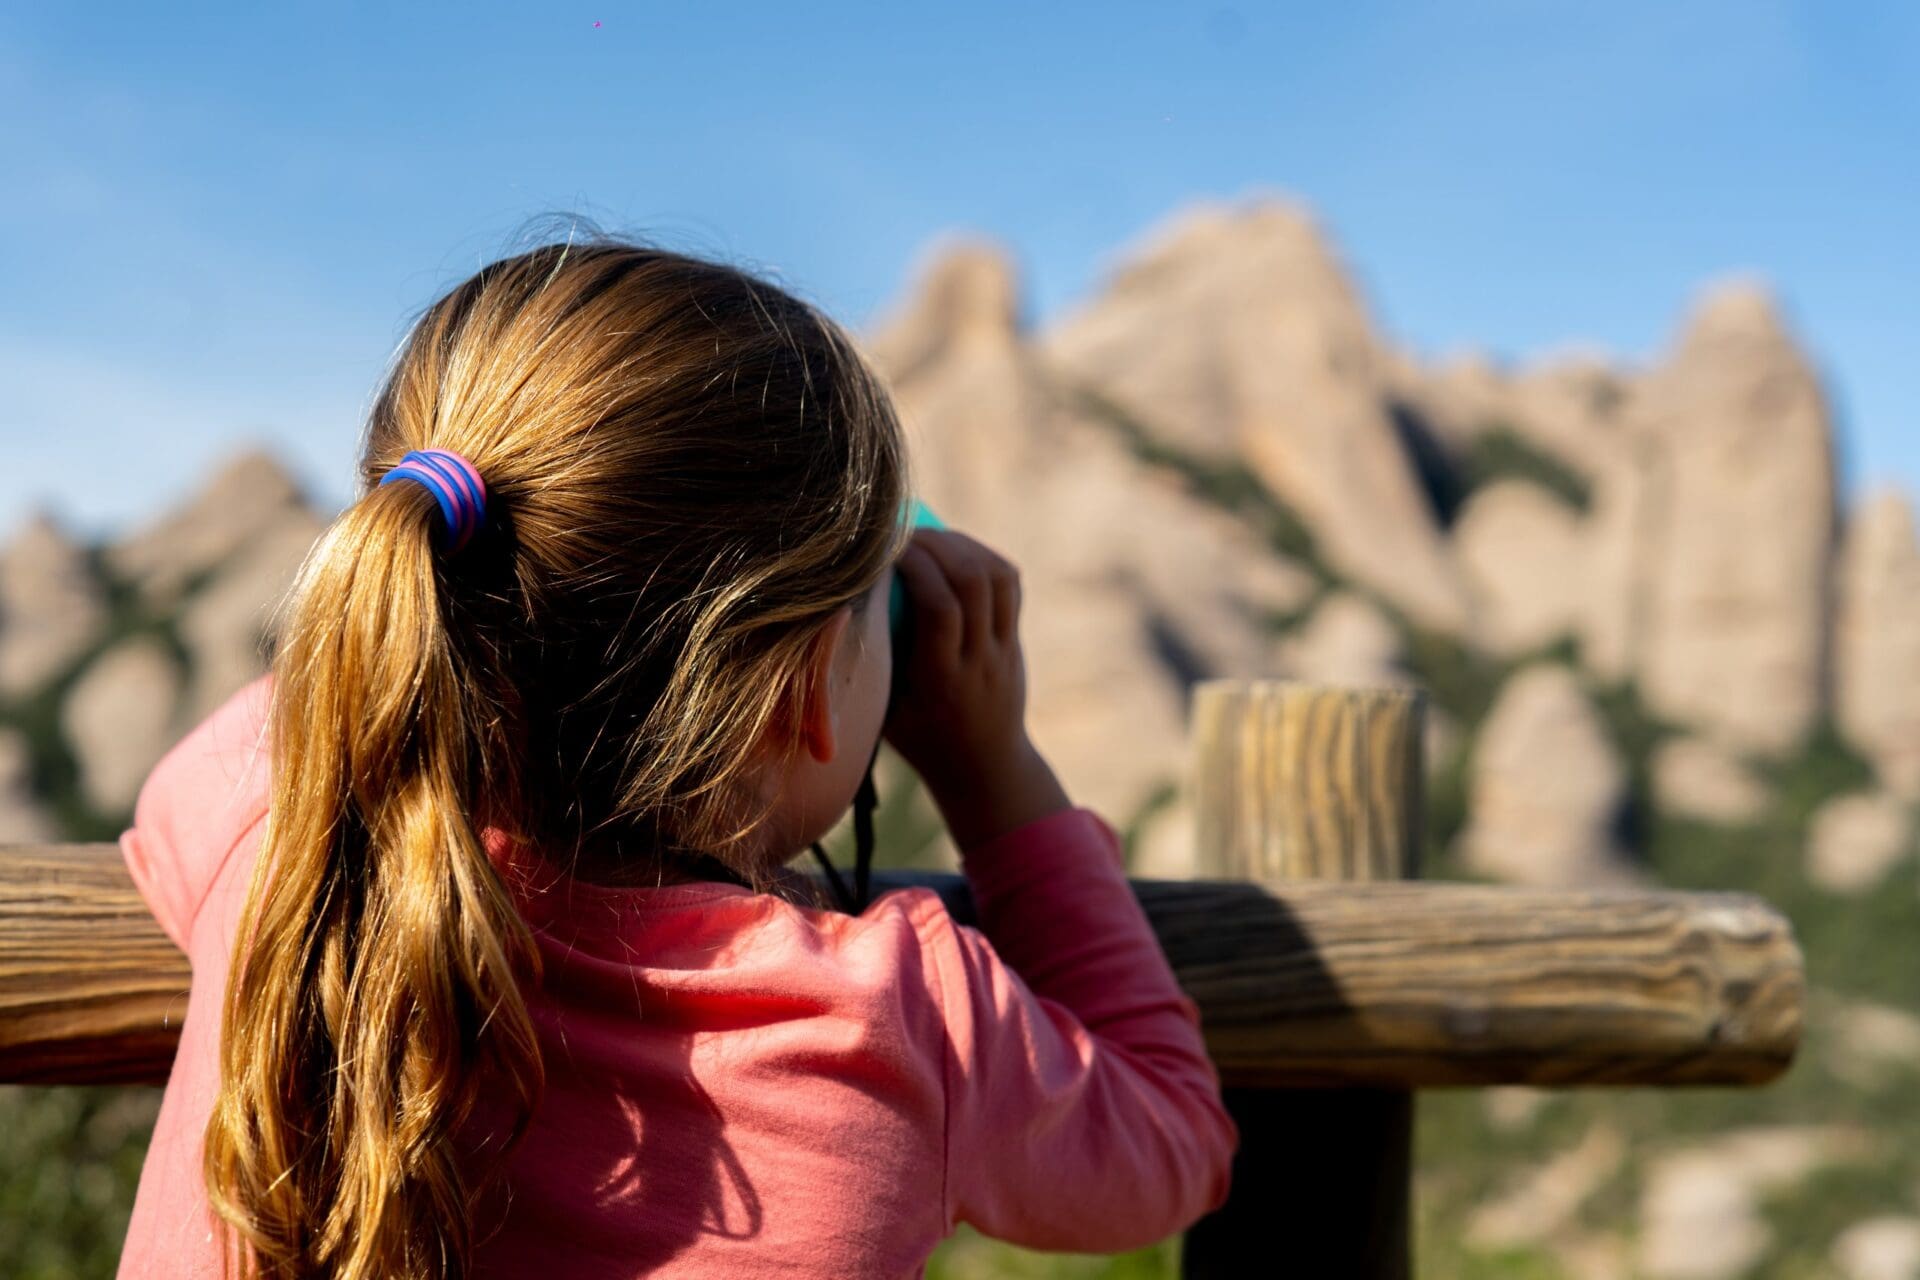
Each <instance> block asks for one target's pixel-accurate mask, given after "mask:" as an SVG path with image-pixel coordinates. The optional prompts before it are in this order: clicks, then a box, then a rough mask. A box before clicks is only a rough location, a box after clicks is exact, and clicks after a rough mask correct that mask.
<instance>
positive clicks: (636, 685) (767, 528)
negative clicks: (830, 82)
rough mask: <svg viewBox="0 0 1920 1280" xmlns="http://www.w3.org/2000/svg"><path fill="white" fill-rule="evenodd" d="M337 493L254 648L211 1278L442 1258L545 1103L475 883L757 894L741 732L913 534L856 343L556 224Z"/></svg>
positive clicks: (784, 722) (486, 281)
mask: <svg viewBox="0 0 1920 1280" xmlns="http://www.w3.org/2000/svg"><path fill="white" fill-rule="evenodd" d="M436 446H439V447H443V448H444V449H446V450H455V451H457V452H458V453H459V454H460V455H463V456H464V457H465V458H467V459H470V460H471V462H472V465H473V467H474V469H475V475H474V476H473V477H469V478H471V479H473V481H474V486H475V487H474V493H473V494H469V495H468V496H469V497H472V496H478V497H480V498H481V499H482V500H484V502H485V504H486V507H487V508H488V514H487V515H486V518H485V520H484V522H482V521H478V520H469V519H467V518H466V515H465V514H464V513H465V507H464V505H463V501H462V499H461V498H460V495H459V494H457V493H456V492H455V491H456V490H460V489H461V488H462V486H461V484H460V481H461V479H462V476H461V475H456V474H453V473H452V472H443V471H439V470H437V469H435V468H434V467H433V466H431V465H427V471H428V473H430V475H431V476H433V477H436V478H438V479H439V480H442V481H445V482H446V483H445V486H443V487H442V488H431V487H423V485H420V484H388V483H385V478H386V477H388V476H390V475H391V474H392V473H394V472H395V471H397V470H399V469H400V468H402V467H403V466H404V465H405V460H406V459H407V458H408V457H409V456H410V455H411V454H413V453H414V452H415V451H420V452H421V453H422V454H424V455H428V457H429V460H430V459H431V455H435V454H436V453H438V452H439V451H440V450H439V449H438V448H436ZM360 473H361V474H360V479H361V481H362V488H361V492H362V495H363V496H362V497H361V498H360V499H359V500H358V501H357V502H355V503H354V504H353V505H352V506H351V507H349V508H348V509H347V510H346V511H345V512H343V513H342V514H341V515H340V517H339V518H338V519H337V520H336V521H335V522H334V524H333V525H332V527H331V528H330V529H329V530H328V531H327V533H326V534H325V535H324V537H323V538H322V540H321V542H320V544H319V545H318V546H317V547H316V548H315V550H314V551H313V553H312V554H311V555H310V556H309V557H308V561H307V563H306V564H305V565H304V566H303V567H302V570H301V573H300V577H299V580H298V581H297V582H296V584H295V587H294V592H293V594H292V596H291V597H290V605H289V612H288V614H287V615H286V616H285V617H284V618H283V619H282V621H281V625H280V627H279V646H278V650H277V652H276V654H275V656H274V663H273V665H274V687H273V693H272V710H271V713H270V729H269V733H270V738H271V743H270V747H271V751H272V764H273V782H272V787H273V792H272V801H271V804H270V808H269V811H268V818H267V827H266V833H265V837H264V841H263V844H262V847H261V852H260V859H259V863H258V865H257V866H256V868H255V870H254V876H253V881H252V884H251V887H250V888H249V890H248V893H247V899H246V903H245V907H244V910H243V914H242V916H241V920H240V925H239V929H238V932H237V934H236V937H235V941H234V949H233V955H232V967H231V972H230V975H229V981H228V987H227V991H226V995H225V1004H224V1005H223V1007H222V1011H221V1040H220V1086H219V1091H218V1094H217V1095H216V1097H215V1100H214V1105H213V1111H212V1115H211V1117H210V1119H209V1121H208V1125H207V1133H206V1149H205V1180H206V1186H207V1194H208V1199H209V1202H210V1204H211V1206H212V1208H213V1210H214V1212H215V1213H216V1214H217V1215H218V1217H219V1219H220V1220H221V1222H222V1223H223V1224H224V1228H223V1229H224V1232H225V1238H226V1241H227V1245H228V1249H227V1254H226V1257H227V1261H228V1262H229V1263H230V1264H237V1265H238V1266H239V1267H241V1268H242V1269H243V1270H245V1271H248V1272H251V1273H252V1274H255V1275H258V1276H261V1277H266V1278H268V1280H291V1278H300V1277H308V1276H320V1275H326V1276H330V1277H349V1278H354V1280H358V1278H363V1277H380V1278H382V1280H384V1278H385V1277H416V1276H427V1275H433V1276H454V1277H457V1276H461V1275H464V1274H466V1273H467V1272H468V1271H469V1270H471V1268H472V1266H473V1257H474V1254H473V1250H474V1247H475V1245H476V1244H477V1243H478V1242H477V1241H476V1240H475V1239H474V1238H473V1227H472V1225H471V1224H472V1223H473V1222H474V1221H475V1220H476V1219H479V1220H482V1221H486V1220H489V1219H488V1217H487V1215H486V1214H485V1213H484V1212H483V1211H482V1210H481V1208H480V1207H479V1206H480V1201H481V1197H482V1196H483V1195H484V1194H485V1193H486V1192H487V1190H488V1187H489V1186H490V1185H493V1184H494V1182H495V1180H496V1178H497V1177H498V1175H500V1174H501V1173H502V1172H503V1167H502V1164H501V1163H500V1162H501V1161H503V1160H504V1158H505V1157H506V1156H507V1155H508V1154H509V1153H510V1152H511V1150H512V1148H513V1146H514V1145H515V1144H516V1143H517V1142H518V1141H519V1139H520V1137H521V1135H522V1134H523V1133H524V1132H525V1131H526V1128H527V1126H528V1124H529V1122H530V1119H531V1116H532V1112H533V1107H534V1105H535V1103H536V1102H537V1100H538V1097H539V1094H540V1092H541V1089H542V1087H543V1081H544V1077H543V1074H542V1068H541V1061H540V1050H539V1042H538V1040H537V1039H536V1037H535V1034H534V1025H533V1021H532V1018H531V1017H530V1015H529V1012H528V1007H527V1003H526V1001H525V999H524V998H523V996H522V991H523V990H530V989H531V986H532V984H533V983H534V982H536V981H537V980H538V977H539V952H538V950H537V949H536V947H535V945H534V941H533V936H532V933H531V931H530V930H529V928H528V926H527V924H526V923H525V921H523V920H522V919H521V917H520V914H519V912H518V910H517V909H516V905H515V901H514V898H515V895H514V893H513V892H511V891H509V889H508V887H507V879H503V875H504V876H505V877H506V878H513V877H517V876H519V875H520V874H521V873H522V872H523V871H527V872H534V873H537V875H538V877H539V881H540V882H541V883H549V882H554V881H557V879H558V878H559V877H562V876H572V877H576V878H578V879H581V880H586V881H588V882H593V881H596V880H606V881H612V882H615V883H644V882H645V881H646V880H647V879H648V878H649V877H650V876H652V875H655V874H657V873H658V872H659V871H660V870H662V869H664V868H667V867H677V868H680V869H682V870H686V869H696V870H697V871H698V874H708V872H707V871H706V870H699V869H701V868H710V867H711V864H712V863H714V862H718V863H720V864H721V865H722V866H723V867H724V868H725V869H726V870H727V871H728V872H729V873H731V874H732V875H734V876H736V877H737V878H738V879H739V880H741V881H744V882H746V883H747V884H749V885H750V886H752V887H755V888H760V887H762V885H763V884H764V883H765V882H766V881H767V880H768V879H769V878H770V877H769V874H768V860H769V857H770V856H775V855H778V854H780V853H781V852H782V851H781V850H779V849H778V848H773V847H768V848H765V849H763V848H761V847H760V846H761V845H763V844H770V840H769V837H768V830H769V829H768V827H767V825H766V820H767V818H768V817H769V816H770V814H771V812H772V809H773V807H774V802H775V797H774V796H773V795H771V794H765V792H767V791H768V789H766V788H764V787H762V786H761V785H760V784H761V780H762V776H763V769H762V763H761V762H762V759H763V756H764V754H765V752H764V748H765V746H766V743H767V739H768V736H769V734H770V733H775V732H776V731H779V732H781V733H784V734H785V735H786V736H787V737H789V738H791V736H792V735H793V733H794V730H793V726H792V723H791V717H784V716H783V715H782V714H781V713H782V709H783V707H785V705H786V704H787V703H788V700H789V691H790V690H791V689H792V688H793V687H794V686H795V684H796V683H797V682H798V681H799V679H800V678H801V676H802V674H803V673H804V672H805V671H806V670H808V664H809V663H810V662H811V660H812V657H813V654H814V653H815V651H816V647H817V641H818V638H819V636H820V634H821V632H822V631H823V630H824V629H825V628H827V627H828V626H830V625H831V623H832V620H833V619H834V617H835V616H836V614H837V611H838V610H839V609H840V608H842V607H843V606H844V605H845V604H846V603H847V602H848V601H850V600H855V599H859V598H863V597H864V596H865V595H866V593H867V591H868V589H869V588H870V587H871V585H872V584H873V583H874V582H875V580H876V579H877V578H878V577H879V576H880V575H881V574H882V573H884V572H885V571H886V567H887V565H888V564H889V563H890V562H891V561H892V560H893V559H894V558H895V557H896V556H897V555H898V553H899V551H900V548H901V546H902V545H903V544H904V542H905V539H906V537H907V536H908V531H907V530H906V528H905V527H904V526H903V524H902V523H901V521H900V519H899V513H900V512H901V510H902V509H904V507H905V504H906V497H907V494H908V492H909V491H910V485H909V479H910V477H909V474H908V469H907V454H906V441H905V436H904V433H903V432H902V430H901V427H900V423H899V420H898V418H897V416H896V414H895V412H894V410H893V407H892V404H891V401H890V400H889V398H888V396H887V394H886V390H885V387H884V386H883V384H882V383H881V382H880V381H879V379H878V377H877V375H876V374H875V373H874V372H873V370H872V369H871V368H870V367H869V366H868V365H867V364H866V362H865V361H864V360H863V359H862V358H861V356H860V354H859V351H858V349H857V346H856V344H855V343H854V342H853V341H852V339H851V337H850V336H849V335H848V334H846V333H845V332H844V331H842V330H841V329H840V328H839V327H838V326H837V325H835V324H834V323H833V322H832V321H831V320H830V319H828V318H827V317H826V316H825V315H824V314H822V313H820V312H819V311H818V310H816V309H815V308H813V307H812V306H811V305H809V304H807V303H805V302H804V301H802V300H801V299H798V298H796V297H794V296H792V295H791V294H789V293H787V292H785V291H783V290H781V289H779V288H777V287H776V286H774V285H772V284H770V283H768V282H766V281H763V280H761V279H758V278H757V277H755V276H753V275H751V274H749V273H747V272H745V271H742V270H739V269H737V268H734V267H731V266H728V265H726V264H722V263H713V262H706V261H702V260H699V259H697V258H692V257H688V256H686V255H683V254H678V253H674V252H672V251H669V250H665V249H660V248H657V247H653V246H648V245H644V244H637V243H631V242H627V241H623V240H621V239H619V238H616V237H607V236H602V235H599V234H592V235H587V236H580V235H576V234H575V228H574V227H572V226H569V227H568V228H567V235H566V239H565V241H564V242H561V241H560V240H558V239H557V238H556V239H555V240H554V241H553V242H552V243H550V244H546V245H541V246H537V247H535V248H533V249H530V250H528V251H527V252H525V253H522V254H519V255H516V256H514V257H511V258H508V259H504V260H501V261H497V262H494V263H491V264H489V265H487V266H486V267H484V268H482V269H481V270H480V271H478V272H477V273H475V274H474V275H472V276H471V277H469V278H468V279H466V280H464V281H462V282H461V283H460V284H458V285H457V286H455V287H454V288H452V289H451V290H449V291H448V292H447V293H446V294H444V295H443V296H442V297H440V298H439V299H437V300H436V301H435V302H433V303H432V304H431V305H430V306H429V307H428V308H427V309H426V311H425V312H424V314H423V315H421V316H420V317H419V320H418V323H416V324H415V325H414V326H413V329H412V332H411V334H410V336H409V338H408V340H407V342H406V343H405V344H404V346H403V349H402V350H401V351H400V352H399V356H398V359H397V360H396V362H395V363H394V364H393V366H392V368H391V369H390V371H389V373H388V376H387V378H386V380H385V382H384V385H383V386H382V388H381V390H380V393H379V394H378V396H377V397H376V399H375V402H374V404H373V406H372V410H371V414H370V419H369V422H368V424H367V436H366V444H365V446H364V448H363V451H362V456H361V460H360ZM481 480H484V487H483V488H482V487H481V483H480V482H481ZM463 492H464V491H463ZM496 499H497V501H496ZM442 500H444V502H445V504H446V506H445V514H444V515H443V514H442V511H441V509H440V507H439V506H438V505H437V504H438V503H440V502H441V501H442ZM443 524H444V526H445V527H446V529H447V531H448V533H449V535H450V536H448V537H445V538H442V537H440V536H438V535H439V534H440V533H441V530H442V526H443ZM783 726H784V728H783ZM774 745H775V747H776V749H777V748H779V747H780V745H781V744H780V743H779V742H775V744H774ZM789 749H790V747H789ZM489 829H492V830H497V831H499V832H500V833H501V834H502V835H503V836H504V837H506V841H507V843H508V844H509V845H510V846H511V848H512V851H513V861H512V862H511V863H510V864H509V863H507V862H505V861H503V862H502V864H501V866H500V867H499V869H498V870H496V868H495V865H494V863H493V862H492V861H490V859H489V856H488V854H489V851H488V850H487V849H486V848H484V847H483V846H482V842H481V839H480V837H479V834H478V832H479V831H489V834H490V835H491V830H489ZM774 834H775V835H777V834H778V833H774ZM494 852H495V855H496V856H499V854H500V851H494ZM523 856H524V857H525V858H526V859H527V861H526V862H525V863H523V862H522V861H521V858H522V857H523ZM483 1103H484V1105H483ZM482 1157H485V1158H486V1159H485V1160H484V1161H483V1160H482Z"/></svg>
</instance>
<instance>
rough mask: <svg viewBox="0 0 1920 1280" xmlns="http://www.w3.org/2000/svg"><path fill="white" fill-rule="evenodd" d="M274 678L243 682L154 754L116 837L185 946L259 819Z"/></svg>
mask: <svg viewBox="0 0 1920 1280" xmlns="http://www.w3.org/2000/svg"><path fill="white" fill-rule="evenodd" d="M272 680H273V677H272V676H271V675H270V674H269V675H263V676H260V677H258V678H257V679H255V680H252V681H250V682H249V683H247V684H246V685H243V686H242V687H241V688H240V689H238V690H237V691H235V692H234V693H233V694H232V695H231V696H229V697H228V698H227V700H226V701H225V702H223V703H221V704H220V705H219V706H218V707H216V708H215V709H214V710H213V711H212V712H211V713H210V714H209V715H208V716H207V717H206V718H205V719H203V720H202V721H201V722H200V723H199V724H197V725H196V726H194V728H193V729H192V730H190V731H189V732H188V733H187V734H186V736H185V737H183V738H181V739H180V740H179V741H178V742H176V743H175V744H174V745H173V747H172V748H171V749H169V750H168V751H167V753H166V754H165V755H164V756H162V757H161V758H160V761H159V763H157V764H155V765H154V767H153V769H152V770H151V771H150V772H149V773H148V774H147V779H146V781H145V782H144V783H143V784H142V785H141V788H140V794H139V796H138V798H137V799H136V800H135V801H134V810H133V825H132V826H130V827H128V828H127V829H126V830H125V831H123V832H122V833H121V835H120V850H121V855H122V857H123V858H124V859H125V861H126V865H127V871H128V873H129V874H130V875H131V876H132V878H133V882H134V885H135V887H136V888H138V889H139V891H140V895H141V897H143V898H144V899H145V900H146V903H147V906H148V908H149V909H150V910H152V912H153V915H154V918H155V919H156V920H157V921H159V923H160V927H161V928H162V929H164V930H166V932H167V935H168V936H169V937H171V938H172V939H173V941H174V943H175V944H176V945H178V946H179V947H180V948H181V949H183V950H185V949H187V948H188V943H189V938H190V937H191V934H192V931H193V923H194V920H195V918H196V917H197V915H198V914H199V910H200V907H201V904H202V903H203V902H204V901H205V900H206V896H207V891H208V889H209V888H210V887H211V886H212V884H213V882H214V880H215V879H216V878H217V877H218V875H219V873H220V870H221V868H222V867H223V866H224V865H225V864H226V861H227V859H228V858H229V857H230V856H231V855H232V853H233V851H234V850H235V849H236V848H238V847H240V845H241V844H243V843H244V842H245V840H246V838H247V837H248V836H249V835H251V834H253V833H254V832H256V831H257V830H258V829H259V827H260V826H261V824H262V823H263V822H264V821H265V820H266V816H267V807H268V803H269V800H270V785H269V783H270V778H269V770H268V754H267V745H268V744H267V736H266V722H267V709H268V705H269V702H270V699H271V694H272Z"/></svg>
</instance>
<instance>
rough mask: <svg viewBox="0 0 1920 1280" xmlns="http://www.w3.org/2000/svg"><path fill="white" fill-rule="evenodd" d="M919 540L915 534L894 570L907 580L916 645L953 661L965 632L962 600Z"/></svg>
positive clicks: (902, 552) (930, 553)
mask: <svg viewBox="0 0 1920 1280" xmlns="http://www.w3.org/2000/svg"><path fill="white" fill-rule="evenodd" d="M918 538H919V535H918V534H916V535H915V540H914V541H912V542H909V543H908V544H907V546H906V548H905V550H903V551H901V553H900V558H899V560H897V561H896V562H895V565H894V571H895V572H896V573H898V574H899V575H900V576H901V578H903V579H904V580H905V581H906V584H907V595H908V596H909V597H910V600H911V605H912V608H913V611H914V615H915V618H914V621H915V626H916V629H917V633H918V634H917V638H916V639H915V641H914V646H915V647H916V648H918V647H919V646H920V645H925V646H926V647H927V650H928V652H930V653H935V654H939V655H941V656H943V657H947V658H952V657H954V656H956V655H958V654H959V652H960V642H961V636H962V631H963V623H962V620H961V617H960V601H959V598H958V597H956V596H955V595H954V593H953V588H952V587H950V586H948V585H947V577H946V574H945V573H944V572H943V571H942V570H941V568H940V565H939V564H938V563H937V562H936V561H935V560H934V557H933V553H932V552H930V551H928V550H927V549H926V547H924V546H922V545H921V544H920V543H919V541H918Z"/></svg>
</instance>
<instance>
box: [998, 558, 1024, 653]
mask: <svg viewBox="0 0 1920 1280" xmlns="http://www.w3.org/2000/svg"><path fill="white" fill-rule="evenodd" d="M1003 563H1004V562H1003ZM1019 621H1020V571H1019V570H1018V569H1015V568H1014V567H1013V565H1012V564H1011V563H1006V564H1005V569H1004V570H1003V571H1002V572H999V573H996V574H994V575H993V638H994V639H995V640H996V641H998V642H999V643H1000V644H1002V645H1010V644H1012V643H1013V642H1014V639H1015V631H1016V629H1017V627H1018V624H1019Z"/></svg>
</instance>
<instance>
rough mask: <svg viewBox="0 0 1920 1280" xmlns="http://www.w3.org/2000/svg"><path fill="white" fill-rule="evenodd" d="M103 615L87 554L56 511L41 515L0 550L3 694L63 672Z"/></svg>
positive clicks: (0, 679)
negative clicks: (57, 517) (64, 525)
mask: <svg viewBox="0 0 1920 1280" xmlns="http://www.w3.org/2000/svg"><path fill="white" fill-rule="evenodd" d="M105 616H106V605H105V601H104V599H103V598H102V594H101V591H100V589H99V587H98V585H97V584H95V582H94V580H93V575H92V572H91V570H90V568H89V566H88V563H87V554H86V551H85V550H84V549H83V548H82V547H81V546H80V544H79V543H77V542H75V541H74V540H73V539H72V538H71V537H69V536H68V535H67V533H66V531H65V530H64V529H62V528H61V527H60V525H59V523H58V522H57V521H56V520H55V519H54V518H53V516H52V514H51V513H49V512H47V511H45V510H38V511H35V512H34V513H33V514H32V515H30V516H29V517H28V518H27V520H26V522H25V523H24V524H23V525H22V526H21V527H20V529H19V530H18V532H16V533H15V534H14V536H13V538H12V539H11V540H10V541H8V543H7V544H6V546H5V547H4V548H0V695H14V694H19V693H23V692H25V691H26V690H28V689H29V688H31V687H32V686H34V685H36V684H39V683H40V682H42V681H44V680H48V679H51V678H52V677H54V676H55V675H57V674H58V673H59V672H60V671H61V670H62V669H63V668H64V667H66V666H68V665H69V664H70V663H72V662H73V661H74V660H75V659H77V658H78V657H79V656H80V653H81V651H82V650H84V649H85V648H86V647H87V646H88V645H89V644H90V643H92V641H93V640H94V638H95V636H96V635H97V634H98V632H99V629H100V626H101V624H102V622H103V621H104V620H105Z"/></svg>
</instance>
